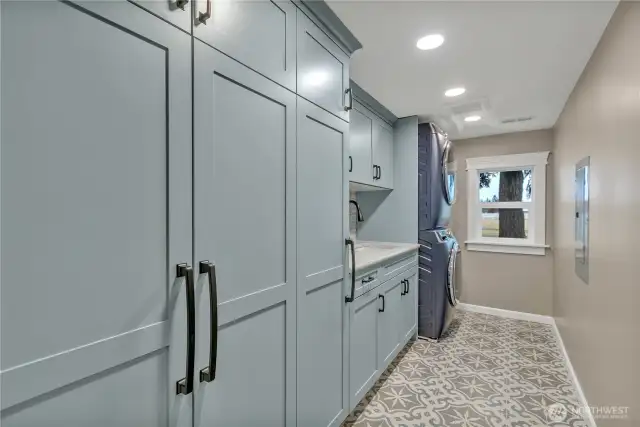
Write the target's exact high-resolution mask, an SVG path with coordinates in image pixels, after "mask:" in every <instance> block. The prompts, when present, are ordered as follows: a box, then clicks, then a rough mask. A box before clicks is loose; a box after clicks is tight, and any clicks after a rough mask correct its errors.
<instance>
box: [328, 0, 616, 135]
mask: <svg viewBox="0 0 640 427" xmlns="http://www.w3.org/2000/svg"><path fill="white" fill-rule="evenodd" d="M328 4H329V6H330V7H331V8H332V9H333V10H334V11H335V13H336V14H337V15H338V17H340V19H341V20H342V21H343V22H344V23H345V24H346V25H347V27H349V29H350V30H351V31H352V32H353V34H354V35H355V36H356V37H357V38H358V39H359V40H360V42H361V43H362V45H363V46H364V48H363V49H361V50H359V51H357V52H356V53H355V54H354V56H353V61H352V66H351V77H352V78H353V79H354V80H355V81H356V82H357V83H358V84H359V85H360V86H361V87H362V88H363V89H365V90H366V91H367V92H369V93H370V94H371V95H372V96H373V97H374V98H376V99H377V100H378V101H379V102H380V103H382V104H383V105H384V106H386V107H387V108H388V109H389V110H391V112H393V113H394V114H395V115H396V116H398V117H405V116H411V115H418V116H419V118H420V121H429V120H433V121H435V122H436V123H438V124H439V125H440V126H441V127H442V128H443V129H444V130H445V131H447V132H448V133H449V135H450V136H451V137H452V138H454V139H456V138H457V139H461V138H471V137H476V136H483V135H492V134H499V133H506V132H514V131H523V130H533V129H544V128H550V127H552V126H553V125H554V124H555V122H556V120H557V118H558V115H559V114H560V112H561V111H562V109H563V107H564V104H565V102H566V101H567V98H568V97H569V95H570V93H571V91H572V90H573V87H574V85H575V83H576V81H577V80H578V78H579V77H580V73H581V72H582V70H583V69H584V67H585V65H586V63H587V61H588V60H589V57H590V56H591V53H592V52H593V50H594V48H595V46H596V44H597V43H598V40H599V39H600V36H601V35H602V32H603V31H604V29H605V27H606V25H607V23H608V22H609V18H610V17H611V15H612V13H613V11H614V9H615V8H616V5H617V2H615V1H597V2H596V1H569V2H566V1H563V2H560V1H554V2H550V1H508V2H507V1H497V2H496V1H465V2H462V1H451V0H449V1H433V2H429V1H341V0H328ZM431 33H440V34H442V35H443V36H444V37H445V42H444V44H443V45H442V46H441V47H440V48H438V49H435V50H428V51H421V50H418V49H417V48H416V41H417V40H418V39H419V38H420V37H422V36H424V35H427V34H431ZM456 86H464V87H466V89H467V92H466V93H465V94H464V95H461V96H459V97H456V98H446V97H445V96H444V91H445V90H446V89H449V88H452V87H456ZM472 110H479V113H478V114H479V115H481V116H482V117H483V119H482V120H481V121H480V122H476V123H465V122H464V121H463V120H462V118H463V117H464V116H466V115H469V114H471V113H473V112H474V111H472ZM530 116H533V119H532V120H530V121H523V122H517V123H511V124H503V123H502V121H503V120H505V119H513V118H521V117H530Z"/></svg>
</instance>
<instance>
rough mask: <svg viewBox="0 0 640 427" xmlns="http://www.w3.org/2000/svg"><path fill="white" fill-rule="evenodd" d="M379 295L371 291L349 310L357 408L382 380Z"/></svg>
mask: <svg viewBox="0 0 640 427" xmlns="http://www.w3.org/2000/svg"><path fill="white" fill-rule="evenodd" d="M379 307H380V305H379V303H378V293H377V292H375V291H372V292H367V293H366V294H364V295H362V296H361V297H358V298H356V300H355V301H354V302H353V303H352V304H350V308H349V404H350V409H352V408H354V407H355V406H356V405H357V404H358V402H360V400H361V399H362V398H363V397H364V395H365V394H366V393H367V391H369V389H370V388H371V387H372V386H373V383H375V381H376V379H377V378H378V372H379V371H378V368H379V363H378V309H379Z"/></svg>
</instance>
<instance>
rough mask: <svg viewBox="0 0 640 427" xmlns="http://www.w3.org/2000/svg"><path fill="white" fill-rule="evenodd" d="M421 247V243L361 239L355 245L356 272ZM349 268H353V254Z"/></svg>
mask: <svg viewBox="0 0 640 427" xmlns="http://www.w3.org/2000/svg"><path fill="white" fill-rule="evenodd" d="M419 247H420V245H418V244H417V243H390V242H365V241H359V242H357V243H356V245H355V250H356V274H357V273H358V272H359V271H362V270H365V269H367V268H369V267H373V266H376V265H378V264H382V263H383V262H384V261H386V260H389V259H392V258H396V257H398V256H401V255H404V254H406V253H409V252H411V251H415V250H416V249H418V248H419ZM349 269H351V256H349Z"/></svg>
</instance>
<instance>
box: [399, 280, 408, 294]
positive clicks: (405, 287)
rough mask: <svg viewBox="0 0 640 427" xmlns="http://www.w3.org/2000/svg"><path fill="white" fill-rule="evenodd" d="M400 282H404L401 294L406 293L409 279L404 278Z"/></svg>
mask: <svg viewBox="0 0 640 427" xmlns="http://www.w3.org/2000/svg"><path fill="white" fill-rule="evenodd" d="M400 283H402V292H400V295H406V293H407V292H406V290H407V281H406V280H402V281H401V282H400Z"/></svg>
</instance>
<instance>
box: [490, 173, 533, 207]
mask: <svg viewBox="0 0 640 427" xmlns="http://www.w3.org/2000/svg"><path fill="white" fill-rule="evenodd" d="M531 177H532V173H531V169H521V170H513V171H502V172H491V171H484V172H480V188H479V190H478V194H479V197H480V202H481V203H489V202H530V201H531V190H532V180H531Z"/></svg>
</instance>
